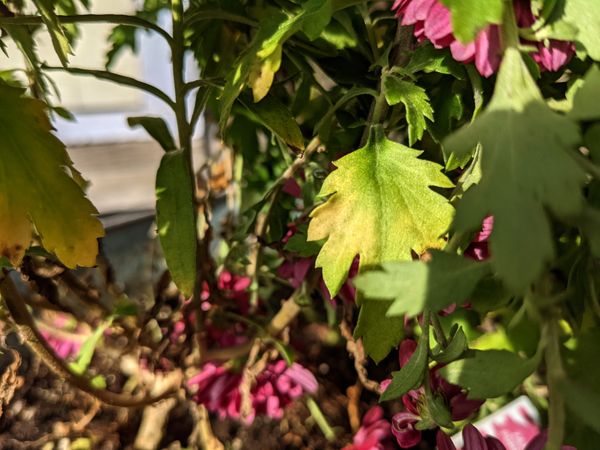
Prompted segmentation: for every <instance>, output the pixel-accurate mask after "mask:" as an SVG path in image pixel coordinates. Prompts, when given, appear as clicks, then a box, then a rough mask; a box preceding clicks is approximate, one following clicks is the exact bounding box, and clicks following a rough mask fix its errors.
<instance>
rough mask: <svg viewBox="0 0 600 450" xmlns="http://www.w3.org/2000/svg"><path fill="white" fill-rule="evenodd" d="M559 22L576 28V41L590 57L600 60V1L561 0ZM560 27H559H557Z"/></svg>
mask: <svg viewBox="0 0 600 450" xmlns="http://www.w3.org/2000/svg"><path fill="white" fill-rule="evenodd" d="M563 2H564V4H563V5H561V6H562V8H557V9H561V10H562V11H561V13H562V16H561V20H560V21H561V22H562V21H564V22H566V23H567V24H571V25H573V26H575V27H576V28H577V30H578V31H577V42H579V43H581V45H583V47H584V48H585V50H586V52H587V54H588V55H589V56H590V58H592V59H594V60H596V61H600V33H598V30H599V29H600V2H595V1H593V2H590V1H588V0H563ZM559 29H560V27H559Z"/></svg>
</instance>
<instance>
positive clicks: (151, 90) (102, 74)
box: [41, 64, 176, 110]
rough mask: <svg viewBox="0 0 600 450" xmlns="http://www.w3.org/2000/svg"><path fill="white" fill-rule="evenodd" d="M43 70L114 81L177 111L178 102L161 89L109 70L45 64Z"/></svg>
mask: <svg viewBox="0 0 600 450" xmlns="http://www.w3.org/2000/svg"><path fill="white" fill-rule="evenodd" d="M41 68H42V70H50V71H63V72H67V73H70V74H73V75H83V76H91V77H94V78H97V79H99V80H104V81H112V82H113V83H117V84H120V85H123V86H129V87H132V88H135V89H140V90H142V91H145V92H147V93H148V94H151V95H154V96H155V97H156V98H158V99H160V100H162V101H163V102H165V103H166V104H167V105H168V106H169V107H170V108H171V109H173V110H175V109H176V105H175V103H176V102H175V101H173V100H172V99H171V98H170V97H169V96H168V95H167V94H165V93H164V92H163V91H161V90H160V89H159V88H157V87H156V86H152V85H151V84H148V83H145V82H143V81H140V80H137V79H135V78H132V77H128V76H126V75H120V74H118V73H114V72H110V71H108V70H94V69H85V68H82V67H61V66H47V65H45V64H44V65H42V66H41Z"/></svg>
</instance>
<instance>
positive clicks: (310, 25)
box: [220, 0, 331, 129]
mask: <svg viewBox="0 0 600 450" xmlns="http://www.w3.org/2000/svg"><path fill="white" fill-rule="evenodd" d="M330 20H331V1H330V0H308V1H307V2H305V3H304V4H303V5H302V9H301V10H300V11H299V12H298V13H297V14H291V15H289V14H286V13H284V12H282V11H278V10H275V9H272V10H270V11H269V12H268V13H267V14H266V17H265V18H264V20H262V21H261V23H260V26H259V28H258V31H257V32H256V34H255V35H254V38H253V39H252V42H251V43H250V45H249V47H248V48H247V49H246V51H245V52H244V53H243V54H242V55H240V57H239V58H238V60H237V61H236V63H235V70H231V71H230V72H229V73H230V74H229V76H228V77H227V80H226V83H225V87H224V88H223V93H222V94H221V99H220V100H221V118H220V123H221V128H222V129H224V128H225V125H226V122H227V119H228V117H229V114H230V112H231V107H232V106H233V102H234V101H235V99H236V98H237V97H238V96H239V95H240V93H241V92H242V90H243V89H244V88H245V87H246V86H250V87H251V88H252V93H253V96H254V101H255V102H259V101H260V100H262V99H263V98H264V97H265V96H266V95H267V93H268V92H269V90H270V88H271V84H272V83H273V79H274V77H275V73H276V72H277V71H278V70H279V66H280V65H281V55H282V50H283V44H284V43H285V42H286V41H287V40H288V39H289V38H290V37H291V36H293V35H294V34H295V33H297V32H299V31H304V32H305V33H306V34H307V35H308V36H309V38H310V37H318V35H319V34H320V33H321V31H322V30H323V28H324V27H325V26H327V24H328V23H329V21H330Z"/></svg>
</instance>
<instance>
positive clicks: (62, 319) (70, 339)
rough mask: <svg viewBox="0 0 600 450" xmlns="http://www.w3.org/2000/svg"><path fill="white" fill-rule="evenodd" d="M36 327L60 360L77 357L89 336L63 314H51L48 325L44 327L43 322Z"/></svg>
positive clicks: (82, 328) (83, 329)
mask: <svg viewBox="0 0 600 450" xmlns="http://www.w3.org/2000/svg"><path fill="white" fill-rule="evenodd" d="M38 325H39V328H40V334H41V335H42V336H43V337H44V339H45V340H46V342H47V343H48V345H50V347H52V350H54V353H56V355H57V356H58V357H59V358H61V359H67V358H72V357H75V356H77V354H78V353H79V350H80V349H81V346H82V345H83V342H84V341H85V340H86V338H87V336H88V335H89V331H88V330H86V329H85V328H84V327H83V326H82V325H80V324H78V323H77V322H76V321H75V319H73V317H72V316H69V315H68V314H65V313H56V314H52V323H51V324H50V325H46V326H44V322H40V323H39V324H38Z"/></svg>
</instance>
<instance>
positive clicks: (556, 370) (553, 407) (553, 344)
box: [544, 318, 566, 450]
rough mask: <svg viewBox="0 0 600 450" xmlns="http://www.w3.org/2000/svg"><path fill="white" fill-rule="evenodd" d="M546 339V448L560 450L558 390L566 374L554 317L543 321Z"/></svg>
mask: <svg viewBox="0 0 600 450" xmlns="http://www.w3.org/2000/svg"><path fill="white" fill-rule="evenodd" d="M544 335H545V339H546V351H545V359H546V370H547V372H548V373H547V382H548V392H549V407H548V442H547V443H546V447H545V449H546V450H560V448H561V446H562V443H563V440H564V434H565V400H564V398H563V395H562V392H561V390H560V384H561V383H562V381H563V380H564V379H565V377H566V374H565V370H564V368H563V365H562V359H561V354H560V337H559V334H558V323H557V322H556V320H555V319H554V318H551V319H548V320H547V321H546V322H545V323H544Z"/></svg>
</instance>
